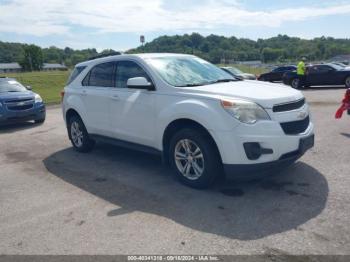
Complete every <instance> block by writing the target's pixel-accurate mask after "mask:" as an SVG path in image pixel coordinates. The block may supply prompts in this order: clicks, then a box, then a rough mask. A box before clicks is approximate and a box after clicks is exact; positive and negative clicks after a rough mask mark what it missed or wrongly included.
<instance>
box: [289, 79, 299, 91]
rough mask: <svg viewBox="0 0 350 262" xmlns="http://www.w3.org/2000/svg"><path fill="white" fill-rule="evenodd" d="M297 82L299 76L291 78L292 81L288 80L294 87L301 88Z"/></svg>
mask: <svg viewBox="0 0 350 262" xmlns="http://www.w3.org/2000/svg"><path fill="white" fill-rule="evenodd" d="M299 82H300V79H299V78H293V79H292V81H291V82H290V85H291V87H293V88H295V89H301V88H300V86H299Z"/></svg>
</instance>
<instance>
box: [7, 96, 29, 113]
mask: <svg viewBox="0 0 350 262" xmlns="http://www.w3.org/2000/svg"><path fill="white" fill-rule="evenodd" d="M5 105H6V107H7V109H8V110H10V111H24V110H29V109H32V108H33V107H34V99H33V98H16V99H12V100H7V101H5Z"/></svg>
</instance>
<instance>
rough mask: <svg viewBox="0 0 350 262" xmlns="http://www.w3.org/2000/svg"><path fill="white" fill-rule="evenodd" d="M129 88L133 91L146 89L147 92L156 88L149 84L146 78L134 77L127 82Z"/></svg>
mask: <svg viewBox="0 0 350 262" xmlns="http://www.w3.org/2000/svg"><path fill="white" fill-rule="evenodd" d="M126 85H127V86H128V88H132V89H146V90H150V91H151V90H154V86H153V84H152V83H150V82H148V81H147V79H146V78H145V77H133V78H129V79H128V81H127V82H126Z"/></svg>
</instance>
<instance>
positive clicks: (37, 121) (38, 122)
mask: <svg viewBox="0 0 350 262" xmlns="http://www.w3.org/2000/svg"><path fill="white" fill-rule="evenodd" d="M34 122H35V124H42V123H44V122H45V117H44V118H41V119H36V120H34Z"/></svg>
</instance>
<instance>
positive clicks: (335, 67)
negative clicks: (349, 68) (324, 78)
mask: <svg viewBox="0 0 350 262" xmlns="http://www.w3.org/2000/svg"><path fill="white" fill-rule="evenodd" d="M329 66H331V67H333V68H334V69H336V70H343V69H344V68H345V67H343V66H340V65H338V64H330V65H329Z"/></svg>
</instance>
